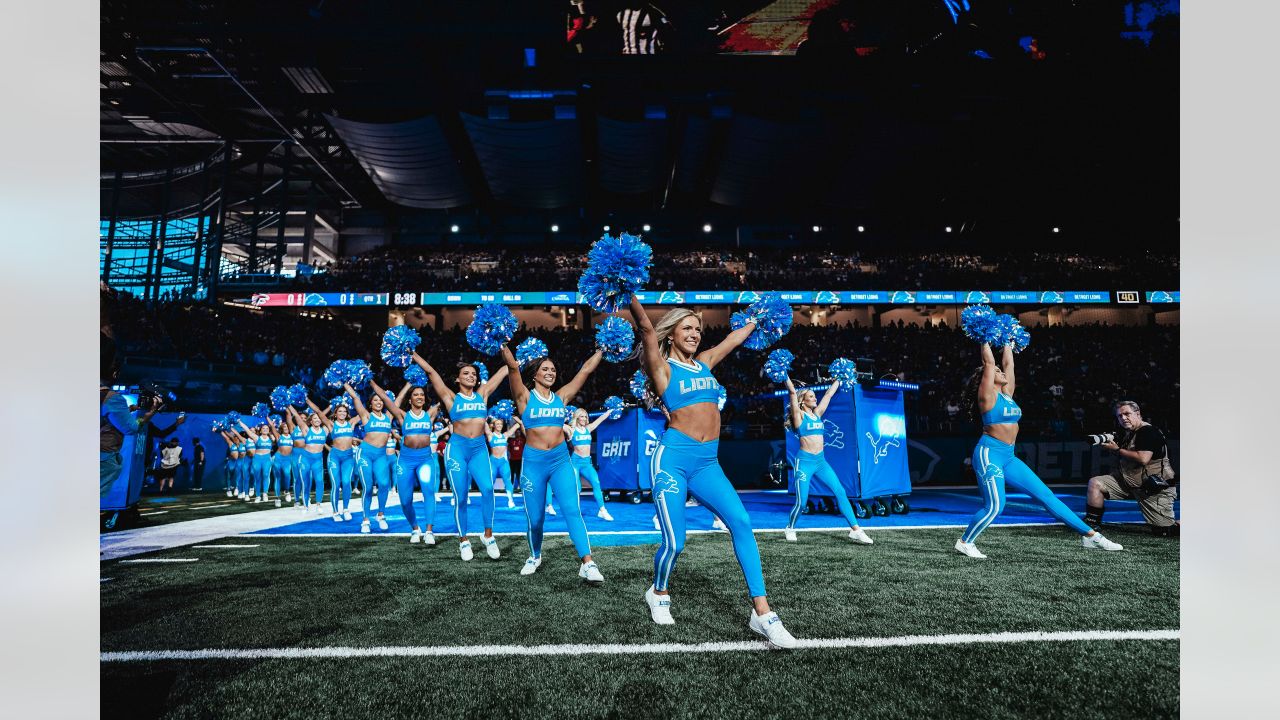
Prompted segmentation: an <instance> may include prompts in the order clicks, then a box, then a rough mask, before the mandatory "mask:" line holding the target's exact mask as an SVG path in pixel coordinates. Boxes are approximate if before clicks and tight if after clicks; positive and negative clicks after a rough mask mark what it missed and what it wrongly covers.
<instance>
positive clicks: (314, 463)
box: [289, 400, 329, 515]
mask: <svg viewBox="0 0 1280 720" xmlns="http://www.w3.org/2000/svg"><path fill="white" fill-rule="evenodd" d="M307 404H308V405H310V404H311V401H310V400H308V401H307ZM313 407H314V406H313ZM289 414H290V415H291V416H293V422H294V424H296V425H298V426H299V427H302V426H306V428H307V431H306V434H305V435H303V437H302V457H301V458H300V459H299V463H298V469H299V473H298V476H299V477H301V478H302V503H303V506H304V507H314V508H315V512H316V514H317V515H323V514H324V451H325V447H326V446H327V443H328V441H329V430H328V428H327V427H326V425H325V418H324V416H323V414H321V413H318V412H315V411H314V410H311V411H308V413H307V419H306V420H305V421H304V420H303V419H302V415H301V414H299V413H298V411H297V410H294V409H293V408H292V407H290V408H289ZM312 488H315V492H316V499H315V503H314V504H313V503H312V502H311V489H312Z"/></svg>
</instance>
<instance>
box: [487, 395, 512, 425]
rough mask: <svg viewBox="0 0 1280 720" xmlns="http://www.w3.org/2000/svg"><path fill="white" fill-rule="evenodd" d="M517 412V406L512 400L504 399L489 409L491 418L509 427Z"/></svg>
mask: <svg viewBox="0 0 1280 720" xmlns="http://www.w3.org/2000/svg"><path fill="white" fill-rule="evenodd" d="M515 412H516V404H515V403H514V402H511V401H510V400H507V399H503V400H499V401H498V402H496V403H494V404H493V407H491V408H489V417H491V418H497V419H499V420H501V421H502V422H504V423H506V424H507V425H510V424H511V416H512V415H514V414H515Z"/></svg>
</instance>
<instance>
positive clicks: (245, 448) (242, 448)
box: [236, 440, 249, 455]
mask: <svg viewBox="0 0 1280 720" xmlns="http://www.w3.org/2000/svg"><path fill="white" fill-rule="evenodd" d="M236 452H238V453H240V454H241V455H243V454H245V453H247V452H249V443H247V442H245V441H243V440H241V441H240V444H238V445H236Z"/></svg>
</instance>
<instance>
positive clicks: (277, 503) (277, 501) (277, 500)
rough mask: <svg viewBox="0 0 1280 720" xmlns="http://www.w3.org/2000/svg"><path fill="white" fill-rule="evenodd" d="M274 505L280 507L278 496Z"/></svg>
mask: <svg viewBox="0 0 1280 720" xmlns="http://www.w3.org/2000/svg"><path fill="white" fill-rule="evenodd" d="M276 507H280V498H276Z"/></svg>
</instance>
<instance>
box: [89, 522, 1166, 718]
mask: <svg viewBox="0 0 1280 720" xmlns="http://www.w3.org/2000/svg"><path fill="white" fill-rule="evenodd" d="M957 532H958V531H956V530H951V529H942V530H901V531H882V532H879V533H876V534H875V538H876V545H874V546H871V547H861V546H854V545H851V544H849V543H848V542H847V541H844V540H842V539H841V536H840V535H838V534H835V533H831V534H826V533H804V534H801V536H800V538H801V541H800V542H798V543H794V544H792V543H786V542H783V541H782V540H781V538H780V536H778V535H776V534H769V535H758V536H757V538H758V539H759V540H760V542H761V549H762V552H763V556H764V558H763V559H764V568H765V576H766V579H767V581H768V583H769V588H770V599H771V601H772V602H773V604H774V606H775V608H776V609H777V610H778V611H779V613H780V615H781V616H782V618H783V620H784V621H785V622H786V624H787V627H788V628H789V629H790V630H791V631H792V633H793V634H795V635H796V637H798V638H801V639H815V638H871V637H896V636H905V635H939V634H954V633H993V632H1002V631H1061V630H1082V631H1084V630H1167V629H1176V628H1177V627H1178V613H1177V605H1178V544H1177V542H1176V541H1169V540H1161V539H1156V538H1152V537H1150V536H1148V535H1145V534H1142V533H1139V532H1136V531H1133V532H1124V531H1121V530H1119V529H1118V528H1117V529H1114V530H1113V529H1111V528H1108V536H1109V537H1112V538H1113V539H1115V540H1117V541H1119V542H1122V543H1124V544H1125V546H1126V551H1125V552H1122V553H1104V552H1100V551H1085V550H1082V549H1080V547H1079V540H1078V539H1076V537H1075V536H1074V535H1073V534H1072V533H1070V532H1068V531H1066V530H1065V529H1063V528H1061V527H1036V528H992V529H991V530H989V531H988V532H987V533H985V534H984V535H983V538H982V543H981V545H980V546H981V547H982V549H983V551H984V552H986V553H987V554H988V555H990V558H991V559H990V560H988V561H985V562H983V561H973V560H968V559H966V558H963V557H961V556H959V555H957V554H956V553H955V552H954V551H953V550H952V549H951V545H952V543H954V541H955V536H956V533H957ZM222 542H227V543H237V544H257V545H259V547H257V548H249V549H203V550H194V549H189V548H187V549H184V548H176V549H172V550H167V551H164V552H159V553H153V554H150V555H146V556H141V557H144V558H151V557H159V558H193V557H194V558H199V561H198V562H193V563H165V564H121V563H120V562H118V561H113V562H108V563H103V565H102V576H103V577H104V578H110V579H109V580H108V581H107V582H104V583H103V584H102V585H101V600H102V635H101V641H102V642H101V647H102V650H103V651H104V652H110V651H127V650H166V649H191V650H194V649H206V648H226V649H231V648H236V649H240V648H328V647H357V648H370V647H376V646H396V647H404V646H413V647H419V646H474V645H503V646H508V645H526V646H532V645H548V644H561V643H573V644H603V643H619V644H628V645H636V644H644V643H690V644H692V643H704V642H716V641H727V642H740V641H750V640H755V639H757V636H755V635H754V634H752V633H751V632H750V631H749V630H748V629H747V626H746V619H747V614H748V612H749V608H748V605H747V600H746V597H745V586H744V584H743V582H742V577H741V573H740V571H739V569H738V567H737V564H736V563H735V562H734V560H733V556H732V553H731V550H730V545H729V542H728V538H727V537H726V536H724V535H700V536H690V538H689V540H688V545H687V549H686V551H685V553H684V554H683V555H682V556H681V558H680V562H679V565H678V567H677V568H676V571H675V574H674V576H673V580H672V593H673V595H672V597H673V599H674V604H673V614H674V616H675V618H676V621H677V624H676V625H675V626H665V627H664V626H657V625H654V624H652V623H651V622H650V621H649V618H648V612H647V609H646V607H645V605H644V603H643V601H642V600H641V598H640V595H641V593H642V592H643V591H644V589H645V588H646V587H647V586H648V584H649V581H650V573H651V562H652V556H653V546H621V547H601V548H598V552H597V560H598V562H599V563H600V566H601V569H602V571H603V572H604V573H605V577H606V579H607V582H606V583H605V585H603V586H601V587H588V586H585V585H582V584H581V582H580V581H579V580H578V578H577V575H576V569H577V563H576V561H575V560H574V559H573V557H572V550H571V549H570V546H569V544H568V541H567V539H566V538H563V537H553V538H549V539H548V541H547V544H546V550H545V552H544V558H545V560H544V563H543V565H542V568H541V569H540V570H539V572H538V573H537V574H536V575H534V576H532V577H520V576H518V575H517V573H518V571H519V568H520V565H521V563H522V562H523V560H524V558H525V556H526V548H525V545H524V542H523V539H519V538H503V539H502V540H501V543H502V547H503V551H504V557H503V558H502V560H500V561H496V562H495V561H491V560H488V559H487V558H486V557H484V555H483V553H479V555H478V557H477V558H476V559H475V560H474V561H472V562H471V563H468V564H464V563H462V562H461V561H460V560H459V559H458V558H457V551H456V548H455V546H454V544H453V543H450V542H447V541H446V542H442V543H441V544H440V545H437V546H435V547H431V548H427V547H423V546H415V545H409V544H408V543H407V542H405V541H403V540H402V539H401V540H395V539H389V538H363V537H359V538H334V539H329V538H283V537H256V536H255V537H245V536H242V537H236V538H229V539H227V540H225V541H222ZM101 667H102V709H103V714H104V717H110V716H118V717H131V718H144V717H181V718H188V717H190V718H195V717H270V718H325V717H335V718H338V717H341V718H364V717H374V718H383V717H385V718H395V717H423V718H433V719H434V718H449V717H460V718H461V717H466V718H497V717H511V716H514V717H539V718H560V717H642V716H647V717H668V716H680V717H725V718H741V717H756V716H765V717H779V718H783V717H903V718H906V717H913V718H920V717H965V718H979V717H982V718H985V717H1045V718H1048V717H1063V718H1067V717H1070V718H1133V717H1173V716H1176V715H1177V712H1178V642H1177V641H1150V640H1127V641H1084V642H1033V643H1024V644H975V645H931V646H916V647H881V648H852V649H804V650H796V651H790V652H786V651H764V650H761V651H755V652H704V653H698V654H652V655H625V656H624V655H600V654H592V655H583V656H573V655H554V656H545V657H502V656H500V657H362V658H325V659H315V658H284V659H266V660H239V659H237V660H225V659H213V660H190V661H145V662H104V663H103V664H102V666H101Z"/></svg>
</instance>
